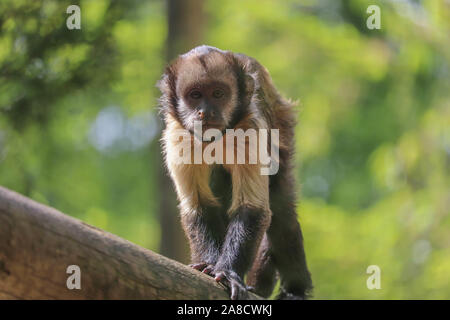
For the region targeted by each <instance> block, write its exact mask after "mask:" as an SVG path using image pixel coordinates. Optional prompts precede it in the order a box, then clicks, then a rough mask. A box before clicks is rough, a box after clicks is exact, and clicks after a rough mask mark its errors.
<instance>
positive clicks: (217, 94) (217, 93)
mask: <svg viewBox="0 0 450 320" xmlns="http://www.w3.org/2000/svg"><path fill="white" fill-rule="evenodd" d="M212 95H213V97H214V98H216V99H220V98H222V97H223V96H224V95H225V93H224V92H223V90H220V89H216V90H214V91H213V94H212Z"/></svg>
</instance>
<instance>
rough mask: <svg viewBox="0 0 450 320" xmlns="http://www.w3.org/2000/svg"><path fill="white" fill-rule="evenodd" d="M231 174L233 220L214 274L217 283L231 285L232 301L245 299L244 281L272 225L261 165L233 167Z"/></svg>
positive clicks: (266, 184)
mask: <svg viewBox="0 0 450 320" xmlns="http://www.w3.org/2000/svg"><path fill="white" fill-rule="evenodd" d="M230 171H231V174H232V180H233V200H232V205H231V208H230V210H229V212H230V215H231V220H230V224H229V226H228V230H227V234H226V236H225V241H224V244H223V247H222V250H221V253H220V257H219V259H218V261H217V264H216V266H215V268H214V272H213V273H214V275H215V278H216V280H217V281H222V280H227V281H228V282H229V284H230V287H231V299H245V298H246V295H247V292H246V286H245V284H244V282H243V277H244V275H245V274H246V273H247V271H248V270H249V269H250V267H251V265H252V263H253V260H254V258H255V255H256V251H257V250H258V248H259V244H260V242H261V239H262V236H263V235H264V232H265V231H266V230H267V228H268V226H269V224H270V218H271V216H270V215H271V214H270V209H269V194H268V177H267V176H262V175H261V174H260V167H259V166H258V165H233V166H231V167H230Z"/></svg>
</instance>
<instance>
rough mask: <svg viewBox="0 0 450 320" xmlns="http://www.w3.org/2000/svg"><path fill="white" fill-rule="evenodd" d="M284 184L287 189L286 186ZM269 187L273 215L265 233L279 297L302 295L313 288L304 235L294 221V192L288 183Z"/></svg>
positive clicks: (287, 297)
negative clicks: (275, 273) (279, 289)
mask: <svg viewBox="0 0 450 320" xmlns="http://www.w3.org/2000/svg"><path fill="white" fill-rule="evenodd" d="M271 187H272V186H271ZM286 187H287V188H289V189H290V190H286ZM272 189H273V190H274V191H271V209H272V213H273V215H272V221H271V225H270V227H269V229H268V231H267V233H268V236H269V241H270V243H271V245H272V256H273V259H274V263H275V266H276V268H277V270H278V273H279V275H280V278H281V293H280V295H279V297H278V298H279V299H305V298H307V297H308V295H309V294H310V292H311V290H312V280H311V275H310V273H309V271H308V268H307V265H306V257H305V251H304V248H303V236H302V231H301V228H300V224H299V223H298V221H297V214H296V210H295V200H294V196H293V192H292V189H291V188H290V187H289V183H288V184H286V185H284V187H282V186H281V187H280V186H274V188H272ZM272 189H271V190H272Z"/></svg>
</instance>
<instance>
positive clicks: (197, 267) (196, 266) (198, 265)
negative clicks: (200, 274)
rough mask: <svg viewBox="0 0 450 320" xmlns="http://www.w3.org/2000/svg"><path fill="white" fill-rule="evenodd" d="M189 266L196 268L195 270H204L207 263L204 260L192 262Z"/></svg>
mask: <svg viewBox="0 0 450 320" xmlns="http://www.w3.org/2000/svg"><path fill="white" fill-rule="evenodd" d="M189 266H190V267H191V268H194V269H195V270H202V269H203V268H205V267H206V266H207V264H206V263H204V262H201V263H192V264H190V265H189Z"/></svg>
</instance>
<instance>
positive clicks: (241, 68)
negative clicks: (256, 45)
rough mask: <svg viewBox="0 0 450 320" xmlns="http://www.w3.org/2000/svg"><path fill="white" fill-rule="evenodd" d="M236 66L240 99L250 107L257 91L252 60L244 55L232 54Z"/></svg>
mask: <svg viewBox="0 0 450 320" xmlns="http://www.w3.org/2000/svg"><path fill="white" fill-rule="evenodd" d="M231 54H232V57H233V61H234V64H235V72H236V77H237V82H238V89H239V98H240V100H241V103H242V104H244V105H245V106H247V105H249V104H250V102H251V100H252V96H253V94H254V92H255V89H256V78H255V75H254V74H253V72H252V63H253V61H252V59H251V58H250V57H248V56H246V55H244V54H240V53H231Z"/></svg>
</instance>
